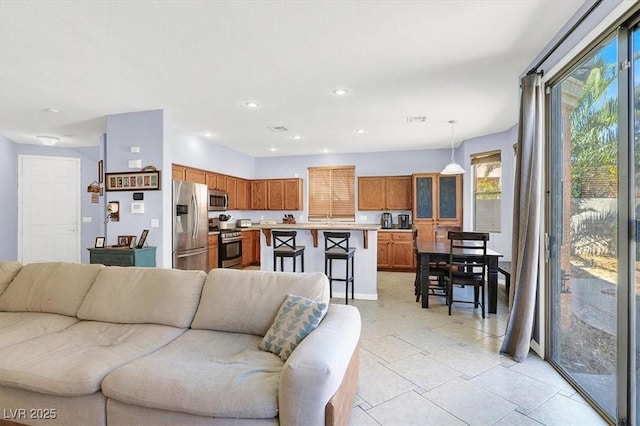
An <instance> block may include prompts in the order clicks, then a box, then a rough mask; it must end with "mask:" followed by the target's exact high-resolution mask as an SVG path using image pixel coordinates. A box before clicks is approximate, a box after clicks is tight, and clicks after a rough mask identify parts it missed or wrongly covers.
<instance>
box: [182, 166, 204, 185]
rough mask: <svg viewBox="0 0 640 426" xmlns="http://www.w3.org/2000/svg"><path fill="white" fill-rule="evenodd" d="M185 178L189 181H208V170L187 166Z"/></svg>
mask: <svg viewBox="0 0 640 426" xmlns="http://www.w3.org/2000/svg"><path fill="white" fill-rule="evenodd" d="M185 178H186V179H185V180H186V181H187V182H193V183H202V184H206V183H207V178H206V172H205V171H204V170H200V169H192V168H191V167H187V170H186V171H185Z"/></svg>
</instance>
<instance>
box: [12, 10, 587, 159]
mask: <svg viewBox="0 0 640 426" xmlns="http://www.w3.org/2000/svg"><path fill="white" fill-rule="evenodd" d="M582 3H583V0H561V1H549V0H526V1H525V0H495V1H481V0H466V1H445V0H441V1H436V0H432V1H7V0H1V3H0V133H1V134H2V135H4V136H6V137H8V138H9V139H11V140H13V141H15V142H18V143H38V142H37V141H36V139H35V136H36V135H53V136H57V137H59V138H60V139H61V140H60V142H59V145H60V146H82V145H96V144H97V143H98V140H99V135H100V134H102V133H104V132H105V131H106V119H105V117H106V116H107V115H109V114H115V113H122V112H131V111H144V110H153V109H165V110H166V111H167V112H168V115H169V117H170V118H171V121H172V123H173V125H174V126H175V127H176V128H178V129H179V130H180V131H182V132H186V133H189V134H194V135H202V133H203V132H206V131H208V132H211V133H213V136H212V137H209V138H208V139H210V140H212V141H214V142H217V143H219V144H221V145H225V146H228V147H230V148H233V149H236V150H238V151H240V152H243V153H246V154H248V155H251V156H255V157H263V156H271V155H277V156H282V155H302V154H319V153H321V152H323V151H325V150H327V151H328V152H332V153H344V152H367V151H390V150H413V149H426V148H442V147H446V146H448V145H449V143H450V141H451V126H450V125H449V124H448V120H451V119H455V120H457V121H458V124H456V125H455V140H456V145H457V144H458V143H459V142H460V140H463V139H468V138H472V137H476V136H482V135H486V134H490V133H495V132H500V131H504V130H506V129H508V128H510V127H511V126H513V125H514V124H515V123H516V122H517V119H518V81H519V76H520V74H522V72H523V71H524V70H525V69H526V67H528V66H529V65H530V64H531V62H532V61H533V59H534V57H535V56H536V55H537V54H538V53H539V52H540V51H541V50H542V49H543V48H544V47H545V45H547V44H548V43H549V41H550V40H551V39H552V38H553V36H554V35H555V34H556V33H557V32H558V31H559V30H560V29H561V28H562V26H563V25H564V24H565V23H566V22H567V21H568V20H569V18H570V17H571V16H572V15H573V14H574V13H575V12H576V10H577V9H578V8H579V7H580V6H581V5H582ZM336 88H346V89H347V90H348V91H349V93H348V94H347V95H346V96H343V97H337V96H335V95H334V94H333V93H332V91H333V90H334V89H336ZM250 100H251V101H256V102H258V103H259V104H260V107H259V108H256V109H248V108H247V107H246V106H245V105H244V103H245V102H246V101H250ZM47 108H55V109H57V110H59V113H50V112H46V111H45V109H47ZM414 116H426V117H427V120H426V122H424V123H407V117H414ZM271 126H284V127H286V128H287V129H289V130H288V131H287V132H281V133H275V132H272V131H270V130H268V129H267V128H268V127H271ZM357 129H364V130H365V132H364V133H362V134H358V133H356V130H357ZM296 134H298V135H300V137H301V139H299V140H295V139H293V137H292V136H294V135H296ZM272 149H275V151H272Z"/></svg>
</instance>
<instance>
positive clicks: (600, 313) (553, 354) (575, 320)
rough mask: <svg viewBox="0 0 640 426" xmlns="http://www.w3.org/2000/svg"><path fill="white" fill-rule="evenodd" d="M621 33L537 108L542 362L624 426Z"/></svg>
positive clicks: (638, 330)
mask: <svg viewBox="0 0 640 426" xmlns="http://www.w3.org/2000/svg"><path fill="white" fill-rule="evenodd" d="M630 28H631V29H630V30H627V29H626V28H625V26H621V27H620V28H619V29H618V30H616V31H615V32H614V33H612V34H610V35H609V36H608V37H605V38H603V39H602V40H601V41H600V42H599V43H598V44H597V45H594V46H593V47H592V48H591V50H589V51H588V52H587V53H585V54H584V55H583V56H581V57H580V58H579V59H576V60H575V61H574V62H573V64H572V65H570V66H569V67H567V69H566V72H564V73H563V74H562V75H561V76H558V77H557V78H556V79H554V80H553V81H550V82H549V83H548V87H549V88H550V91H549V95H550V96H549V98H548V101H549V102H548V104H547V105H548V117H549V121H548V122H549V123H550V126H549V134H548V136H549V138H548V140H549V141H550V143H549V151H548V159H549V161H548V175H547V176H548V184H547V189H548V194H549V198H548V204H547V205H548V215H547V218H548V221H547V227H546V230H547V238H546V239H547V253H548V271H547V272H548V274H547V276H548V283H549V309H548V314H549V330H548V332H549V333H548V335H549V338H548V356H549V359H550V362H551V363H552V364H553V365H554V366H556V368H558V369H559V370H560V371H561V372H562V373H563V375H564V376H565V377H566V378H567V379H568V380H569V381H571V382H572V383H573V384H574V385H575V387H576V388H578V389H579V390H580V391H581V393H582V394H583V395H584V396H585V397H586V398H587V399H588V400H589V401H590V402H591V403H592V404H593V405H595V406H596V407H597V408H598V409H599V410H600V411H601V413H602V414H603V415H604V416H606V417H609V418H610V420H611V421H614V422H616V423H620V422H625V423H626V424H634V423H635V421H636V416H635V412H636V406H638V407H640V397H638V395H640V391H639V390H640V389H638V388H637V386H638V385H637V383H638V382H640V380H636V379H637V378H638V372H637V371H638V370H637V363H636V359H640V350H639V346H638V344H639V343H640V319H638V318H637V315H636V312H637V311H638V309H640V306H639V305H638V303H639V300H640V299H639V298H640V293H639V292H638V291H639V290H640V273H639V272H638V268H639V265H640V249H638V246H637V244H636V239H637V233H638V231H640V225H639V223H640V222H639V221H638V214H639V213H640V198H639V195H638V194H640V187H639V186H638V185H639V184H638V180H639V179H638V176H639V172H640V165H639V163H638V162H639V159H640V155H639V154H638V152H639V150H640V149H639V144H640V142H639V135H640V30H638V28H637V26H635V25H631V26H630ZM638 364H640V363H638ZM629 371H636V374H633V375H630V374H629V373H628V372H629Z"/></svg>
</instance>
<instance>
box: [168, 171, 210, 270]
mask: <svg viewBox="0 0 640 426" xmlns="http://www.w3.org/2000/svg"><path fill="white" fill-rule="evenodd" d="M207 191H208V188H207V185H203V184H200V183H191V182H183V181H177V180H174V181H173V267H174V268H175V269H192V270H201V271H205V272H207V271H208V270H209V268H208V259H209V247H208V233H209V218H208V214H207Z"/></svg>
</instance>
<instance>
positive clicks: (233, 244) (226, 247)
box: [218, 238, 242, 269]
mask: <svg viewBox="0 0 640 426" xmlns="http://www.w3.org/2000/svg"><path fill="white" fill-rule="evenodd" d="M218 266H219V267H220V268H233V269H242V238H239V239H237V240H234V241H227V242H220V261H219V263H218Z"/></svg>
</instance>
